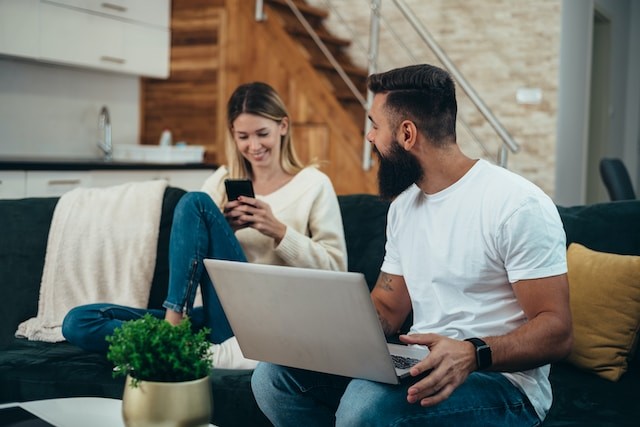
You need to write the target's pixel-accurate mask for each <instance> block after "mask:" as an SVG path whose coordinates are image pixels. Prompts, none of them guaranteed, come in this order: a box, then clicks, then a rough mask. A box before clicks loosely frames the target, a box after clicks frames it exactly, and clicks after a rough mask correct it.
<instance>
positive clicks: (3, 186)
mask: <svg viewBox="0 0 640 427" xmlns="http://www.w3.org/2000/svg"><path fill="white" fill-rule="evenodd" d="M26 179H27V174H26V172H24V171H0V199H21V198H23V197H24V195H25V189H26Z"/></svg>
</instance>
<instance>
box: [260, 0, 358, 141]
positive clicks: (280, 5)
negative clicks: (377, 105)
mask: <svg viewBox="0 0 640 427" xmlns="http://www.w3.org/2000/svg"><path fill="white" fill-rule="evenodd" d="M293 2H294V3H295V5H296V6H297V7H298V9H299V10H300V12H301V13H302V15H303V16H304V17H305V19H306V20H307V22H308V23H309V24H310V25H311V27H312V28H313V30H314V31H315V32H316V34H317V35H318V36H319V37H320V39H321V40H322V42H323V43H324V44H325V46H326V47H327V48H328V50H329V51H330V52H331V54H332V55H333V57H334V58H335V59H336V60H337V62H338V63H339V64H340V66H341V67H342V69H343V70H344V71H345V73H346V74H347V75H348V76H349V78H350V79H351V81H352V82H353V84H354V86H355V87H356V88H357V89H358V91H359V92H360V94H361V95H362V98H363V99H366V98H367V75H368V73H367V70H366V69H363V68H361V67H358V66H356V65H355V64H354V63H353V61H352V60H351V58H350V57H349V56H348V55H347V54H346V49H347V48H348V47H349V46H350V45H351V41H349V40H346V39H342V38H339V37H335V36H334V35H332V34H331V33H330V32H329V31H328V30H327V29H326V27H325V25H324V20H325V19H326V18H328V16H329V13H328V12H327V11H326V10H324V9H320V8H317V7H314V6H311V5H309V4H307V3H306V2H305V1H304V0H294V1H293ZM265 3H267V4H269V5H270V6H271V8H272V10H273V11H275V12H277V13H278V16H279V18H280V19H282V20H283V21H284V28H285V30H286V31H287V33H289V34H290V35H291V37H292V38H293V39H294V40H296V42H297V43H299V44H300V46H301V47H302V48H303V49H304V51H305V53H306V55H307V56H308V58H309V61H310V62H311V64H312V65H313V67H314V68H315V69H316V70H317V71H318V73H319V74H320V75H322V76H323V77H324V78H325V79H326V81H327V82H328V83H329V85H330V86H331V87H332V88H333V93H334V95H335V96H336V98H337V99H338V101H339V102H340V104H341V105H342V106H343V107H344V109H345V110H346V111H348V112H349V114H350V115H351V116H352V117H353V120H354V123H355V124H356V125H357V126H358V127H359V128H360V129H361V130H362V132H363V134H364V123H365V119H366V112H365V110H364V107H363V106H362V104H361V103H360V101H358V98H356V96H355V95H354V94H353V92H352V91H351V89H350V88H349V86H347V84H346V83H345V81H344V80H343V79H342V77H341V76H340V74H339V73H338V72H337V71H336V70H335V68H334V67H333V65H331V63H330V61H329V60H328V59H327V57H326V56H325V55H324V53H323V52H322V50H321V49H320V48H319V47H318V45H317V44H316V42H315V41H314V40H313V38H312V37H311V35H310V34H309V33H308V32H307V30H306V29H305V28H304V26H303V24H302V23H300V21H299V20H298V18H297V17H296V16H295V15H294V13H293V12H292V11H291V9H290V7H289V5H288V4H287V2H286V1H284V0H266V2H265ZM267 19H268V18H267Z"/></svg>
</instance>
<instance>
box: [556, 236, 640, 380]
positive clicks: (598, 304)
mask: <svg viewBox="0 0 640 427" xmlns="http://www.w3.org/2000/svg"><path fill="white" fill-rule="evenodd" d="M567 264H568V275H569V289H570V298H571V314H572V316H573V350H572V351H571V354H570V355H569V358H568V360H569V361H570V362H571V363H573V364H574V365H576V366H578V367H580V368H584V369H587V370H590V371H592V372H594V373H595V374H596V375H598V376H600V377H602V378H606V379H608V380H611V381H617V380H618V379H620V376H622V374H624V373H625V372H626V371H627V367H628V365H627V362H628V360H629V359H630V358H631V356H632V355H633V352H634V350H635V346H636V344H637V342H636V341H637V336H638V329H639V328H640V256H632V255H617V254H610V253H604V252H596V251H593V250H591V249H589V248H586V247H584V246H582V245H580V244H577V243H572V244H571V245H569V249H568V251H567Z"/></svg>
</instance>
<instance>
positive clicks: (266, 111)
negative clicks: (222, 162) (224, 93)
mask: <svg viewBox="0 0 640 427" xmlns="http://www.w3.org/2000/svg"><path fill="white" fill-rule="evenodd" d="M243 113H246V114H254V115H256V116H261V117H264V118H266V119H270V120H273V121H275V122H277V123H280V122H281V121H282V120H283V119H284V118H289V113H288V112H287V108H286V107H285V105H284V102H282V99H281V98H280V96H279V95H278V93H277V92H276V91H275V90H274V89H273V88H272V87H271V86H269V85H268V84H266V83H262V82H253V83H246V84H243V85H240V86H238V88H237V89H236V90H235V91H234V92H233V94H231V97H230V98H229V102H228V103H227V127H228V129H229V137H228V138H227V141H226V144H225V149H226V155H227V167H228V168H229V175H230V177H231V178H243V179H246V178H248V179H253V171H252V169H251V163H249V162H248V161H247V160H246V159H245V158H244V157H243V156H242V154H241V153H240V151H239V150H238V147H237V145H236V143H235V141H234V139H233V122H235V120H236V119H237V118H238V116H239V115H240V114H243ZM280 166H281V167H282V169H283V170H284V171H285V172H286V173H288V174H292V175H295V174H296V173H298V172H300V171H301V170H302V169H303V168H304V167H305V165H304V164H303V163H302V162H301V161H300V159H299V158H298V156H297V154H296V152H295V149H294V147H293V143H292V141H291V119H290V118H289V126H288V127H287V133H286V134H285V135H283V136H282V137H281V138H280Z"/></svg>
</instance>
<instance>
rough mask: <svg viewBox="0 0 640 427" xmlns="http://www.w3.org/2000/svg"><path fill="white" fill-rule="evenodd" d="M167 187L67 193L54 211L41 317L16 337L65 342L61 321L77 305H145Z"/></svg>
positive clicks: (24, 325)
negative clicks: (96, 303) (103, 303)
mask: <svg viewBox="0 0 640 427" xmlns="http://www.w3.org/2000/svg"><path fill="white" fill-rule="evenodd" d="M166 187H167V182H166V181H163V180H158V181H147V182H132V183H127V184H123V185H117V186H113V187H107V188H78V189H75V190H72V191H70V192H68V193H65V194H64V195H63V196H62V197H61V198H60V200H59V201H58V204H57V205H56V208H55V210H54V212H53V218H52V220H51V227H50V229H49V238H48V241H47V252H46V255H45V263H44V270H43V272H42V280H41V284H40V299H39V301H38V314H37V316H36V317H33V318H31V319H28V320H26V321H24V322H22V323H21V324H20V325H18V330H17V331H16V336H17V337H25V338H28V339H29V340H34V341H47V342H58V341H64V338H63V336H62V331H61V329H62V328H61V327H62V320H63V319H64V316H65V315H66V314H67V312H68V311H69V310H70V309H71V308H73V307H76V306H78V305H82V304H89V303H94V302H110V303H115V304H123V305H127V306H131V307H140V308H144V307H146V306H147V303H148V299H149V291H150V288H151V281H152V279H153V272H154V268H155V262H156V249H157V248H156V247H157V242H158V232H159V226H160V215H161V212H162V200H163V196H164V190H165V188H166Z"/></svg>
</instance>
